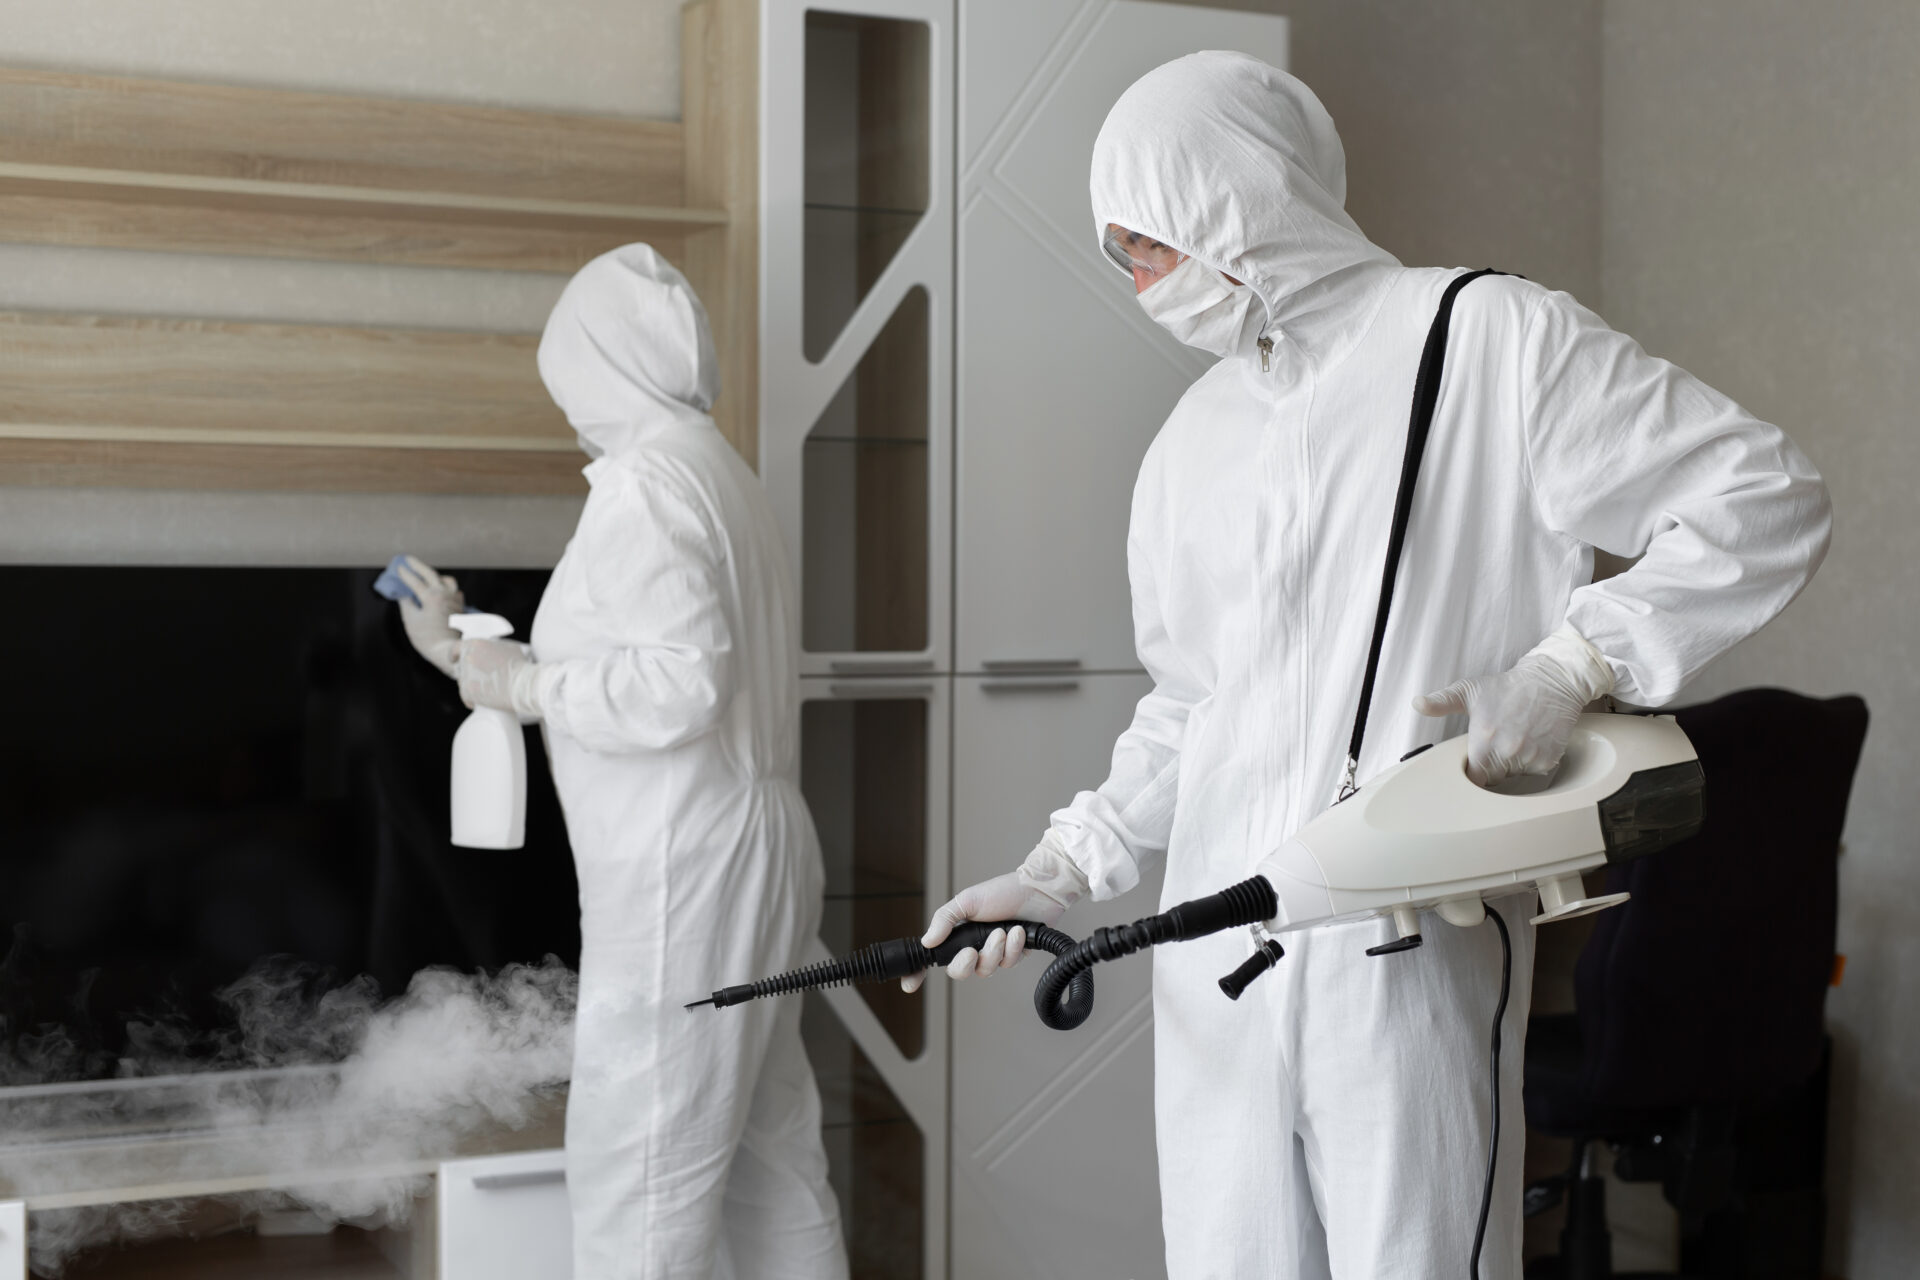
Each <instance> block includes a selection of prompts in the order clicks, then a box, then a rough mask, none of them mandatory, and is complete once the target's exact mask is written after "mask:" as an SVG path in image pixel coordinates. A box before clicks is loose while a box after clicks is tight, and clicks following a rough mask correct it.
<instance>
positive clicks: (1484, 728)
mask: <svg viewBox="0 0 1920 1280" xmlns="http://www.w3.org/2000/svg"><path fill="white" fill-rule="evenodd" d="M1612 689H1613V668H1612V667H1610V666H1608V665H1607V660H1606V659H1605V658H1604V657H1602V656H1601V654H1600V651H1599V650H1598V649H1596V648H1594V647H1593V646H1592V645H1591V644H1589V643H1587V639H1586V637H1585V636H1582V635H1581V634H1580V633H1579V632H1578V631H1575V630H1574V629H1573V627H1572V625H1571V624H1565V625H1562V626H1561V628H1560V629H1559V630H1558V631H1556V632H1554V633H1553V634H1552V635H1550V636H1548V637H1547V638H1546V639H1545V640H1542V641H1541V642H1540V643H1539V644H1538V645H1536V646H1535V647H1534V648H1533V649H1532V650H1530V651H1529V652H1528V653H1527V654H1526V656H1524V657H1523V658H1521V659H1520V661H1518V662H1516V663H1514V664H1513V669H1512V670H1511V671H1506V672H1503V673H1501V674H1500V675H1496V676H1476V677H1474V678H1472V679H1469V680H1455V681H1454V682H1453V683H1452V684H1450V685H1448V686H1447V687H1446V688H1444V689H1442V690H1440V691H1439V692H1437V693H1424V694H1421V695H1420V696H1419V697H1417V698H1415V699H1414V700H1413V709H1414V710H1415V711H1418V712H1419V713H1420V714H1421V715H1423V716H1447V715H1461V714H1464V715H1466V716H1467V717H1468V722H1467V777H1469V778H1471V779H1472V780H1473V781H1474V782H1476V783H1478V784H1479V785H1480V786H1483V787H1490V786H1492V785H1494V784H1495V783H1496V782H1499V781H1500V780H1501V779H1503V778H1509V777H1512V776H1514V775H1515V774H1525V773H1538V774H1546V773H1552V772H1553V771H1554V770H1555V769H1556V768H1558V767H1559V764H1560V757H1562V756H1564V755H1565V754H1566V753H1567V741H1568V739H1570V738H1571V737H1572V736H1573V724H1574V721H1576V720H1577V719H1579V718H1580V712H1581V710H1582V709H1583V708H1585V707H1586V705H1587V704H1588V703H1589V702H1592V701H1593V700H1594V699H1595V698H1598V697H1602V696H1604V695H1605V694H1607V693H1609V692H1611V691H1612Z"/></svg>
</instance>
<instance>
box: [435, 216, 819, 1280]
mask: <svg viewBox="0 0 1920 1280" xmlns="http://www.w3.org/2000/svg"><path fill="white" fill-rule="evenodd" d="M539 364H540V375H541V377H542V378H544V379H545V380H546V384H547V390H548V391H549V392H551V393H552V395H553V398H554V401H555V402H556V403H557V404H558V405H559V406H560V408H561V409H562V410H564V411H565V412H566V415H567V419H568V421H569V422H570V423H572V425H573V427H574V430H575V431H577V432H578V433H579V437H580V443H581V447H582V448H583V449H584V450H585V451H586V452H587V453H588V454H589V455H591V456H592V458H593V462H592V463H591V464H590V465H589V466H588V467H587V468H586V475H587V479H588V481H589V482H590V484H591V486H592V488H591V492H590V493H589V495H588V498H587V503H586V507H585V509H584V510H583V511H582V512H581V515H580V524H579V527H578V529H577V530H576V531H575V532H574V536H573V540H572V541H571V542H569V543H568V544H567V549H566V552H565V553H564V554H563V555H562V556H561V557H560V563H559V565H558V566H557V567H556V568H555V569H554V572H553V578H552V580H551V581H550V582H549V583H548V586H547V589H546V593H545V595H544V596H543V597H542V598H541V601H540V609H539V612H538V614H537V615H536V617H535V619H534V624H533V636H532V641H533V643H532V652H533V658H532V659H531V660H530V659H529V658H528V657H527V656H526V655H525V652H524V650H523V649H522V648H521V647H520V646H519V645H517V644H513V643H511V642H508V641H494V640H466V641H460V642H459V643H458V649H457V657H456V661H457V664H458V665H457V671H458V677H459V680H460V691H461V696H462V697H463V699H464V700H465V701H466V702H467V703H468V704H469V705H481V706H491V707H500V708H503V709H507V710H511V711H514V712H517V713H518V714H519V715H520V717H521V718H522V719H523V720H538V721H540V722H541V723H542V724H543V726H544V729H545V734H546V742H547V749H548V753H549V755H550V757H551V759H552V762H553V778H554V783H555V786H556V789H557V790H558V792H559V795H560V802H561V805H562V807H563V809H564V811H565V814H566V821H567V836H568V839H569V841H570V842H571V844H572V846H573V855H574V862H575V866H576V868H577V870H578V874H579V880H580V936H581V955H580V1006H579V1014H578V1018H577V1021H576V1026H575V1043H574V1057H573V1084H572V1092H571V1094H570V1096H569V1098H568V1103H567V1134H566V1146H567V1195H568V1198H569V1200H570V1201H571V1202H572V1208H573V1242H574V1267H573V1277H574V1280H615V1278H618V1280H669V1278H671V1280H694V1278H696V1277H699V1278H702V1280H704V1278H705V1277H708V1276H732V1277H737V1278H738V1280H757V1278H760V1277H767V1278H769V1280H771V1278H773V1277H780V1278H784V1280H844V1278H845V1276H846V1275H847V1259H846V1253H845V1247H844V1245H843V1243H842V1240H841V1235H840V1219H839V1213H838V1210H837V1208H836V1206H835V1202H834V1197H833V1192H832V1190H831V1188H830V1187H829V1186H828V1183H827V1158H826V1153H825V1149H824V1148H823V1146H822V1144H821V1136H820V1098H819V1093H818V1090H817V1089H816V1087H815V1084H814V1078H813V1072H812V1069H811V1068H810V1067H809V1065H808V1063H807V1058H806V1054H805V1051H804V1050H803V1048H802V1047H801V1042H800V1022H799V1019H800V1002H799V1001H797V1000H769V1001H765V1002H756V1003H753V1004H748V1005H744V1006H742V1007H740V1008H738V1009H730V1010H728V1011H727V1016H726V1017H696V1016H694V1015H692V1014H689V1013H688V1012H686V1010H685V1009H684V1008H683V1007H682V1006H683V1005H684V1004H685V1003H686V1001H687V1000H688V999H690V998H692V997H694V996H698V995H701V994H703V993H705V992H708V991H712V990H714V989H715V988H717V987H720V986H723V985H725V984H726V983H727V982H732V981H738V980H739V979H740V977H741V976H742V975H745V974H760V973H777V972H781V971H783V970H786V969H790V968H793V967H794V966H795V965H797V964H799V963H801V961H802V953H803V951H804V949H805V947H806V944H807V943H808V941H809V940H810V939H811V938H812V937H813V936H814V934H815V932H816V931H817V928H818V925H819V918H820V907H821V892H822V888H823V882H824V873H823V870H822V866H821V860H820V849H819V842H818V838H817V836H816V835H815V832H814V828H813V821H812V819H811V817H810V816H809V815H808V812H807V807H806V804H805V802H804V801H803V800H802V799H801V796H800V790H799V786H798V768H799V762H798V751H799V713H800V702H799V683H798V676H797V659H798V654H799V641H798V638H797V637H798V631H797V616H798V614H797V608H796V596H795V593H794V589H793V586H792V583H791V575H790V571H789V568H788V564H787V559H786V551H785V548H784V546H783V544H782V541H781V538H780V534H779V531H778V529H777V527H776V525H775V523H774V517H773V513H772V511H771V509H770V508H769V506H768V504H767V500H766V495H765V493H764V491H763V490H762V489H761V488H760V484H759V481H758V479H757V478H756V477H755V476H754V474H753V472H752V471H751V470H750V469H749V468H748V467H747V465H746V463H745V462H744V461H742V460H741V458H740V456H739V455H738V454H737V453H735V452H734V450H733V448H732V447H731V446H730V445H729V444H728V443H727V442H726V440H725V439H724V438H722V436H721V435H720V433H719V431H718V430H717V429H716V428H715V426H714V423H713V420H712V419H711V418H710V417H708V415H707V409H708V407H709V406H710V405H711V404H712V403H713V400H714V396H715V395H716V394H717V393H718V390H719V388H718V385H717V382H718V368H717V362H716V360H715V357H714V349H713V339H712V337H711V335H710V334H709V332H708V328H707V317H706V312H705V311H704V310H703V309H702V307H701V305H700V301H699V299H698V298H697V297H695V296H694V293H693V290H692V289H691V288H690V287H688V285H687V282H686V280H685V279H684V278H682V276H681V275H680V273H679V272H678V271H676V270H675V269H674V268H673V267H672V266H670V265H669V264H668V263H667V262H666V261H665V260H664V259H662V258H661V257H660V256H659V255H658V254H657V253H655V252H654V251H653V250H652V249H651V248H649V247H648V246H646V245H639V244H636V245H628V246H626V247H625V248H621V249H616V250H614V251H613V252H611V253H608V254H605V255H603V256H602V257H599V258H597V259H595V260H594V261H592V262H590V263H588V264H587V265H586V266H585V267H584V268H582V269H581V271H580V273H579V274H578V275H576V276H575V277H574V278H573V280H572V281H571V282H570V283H569V284H568V285H567V288H566V291H565V292H564V293H563V294H562V295H561V297H560V300H559V302H558V304H557V305H556V306H555V307H554V309H553V314H552V316H551V317H550V318H549V319H548V321H547V327H546V332H545V334H544V336H543V337H542V338H541V341H540V354H539ZM424 585H429V586H431V585H432V584H431V581H429V582H427V583H426V584H424ZM441 604H442V605H445V604H446V602H444V601H442V602H441ZM453 607H457V606H453ZM449 611H450V609H449ZM437 621H438V622H439V624H440V625H441V626H444V618H440V619H438V620H437ZM413 630H414V627H413V625H412V624H411V623H410V625H409V634H412V633H413ZM452 634H453V633H452V632H450V631H449V632H447V635H449V636H450V635H452ZM430 639H431V640H437V643H438V644H439V645H444V643H445V639H446V637H445V636H438V635H437V634H436V636H434V637H430ZM456 639H457V637H456ZM416 643H418V642H416ZM440 651H441V652H444V649H441V650H440ZM422 652H426V650H425V649H424V648H423V650H422Z"/></svg>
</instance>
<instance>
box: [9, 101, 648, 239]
mask: <svg viewBox="0 0 1920 1280" xmlns="http://www.w3.org/2000/svg"><path fill="white" fill-rule="evenodd" d="M681 137H682V129H681V126H680V125H678V124H675V123H673V122H671V121H663V120H622V119H616V118H613V117H608V116H589V115H574V114H566V113H561V112H548V111H521V110H512V109H506V108H501V107H477V106H466V105H459V104H454V103H444V102H416V101H407V100H404V99H394V98H363V97H356V96H350V95H346V94H335V93H296V92H289V91H286V90H280V89H241V88H234V87H232V86H229V85H212V84H189V83H184V82H180V81H171V80H141V79H132V78H128V77H120V76H89V75H72V74H67V73H63V72H49V71H20V70H0V160H6V161H11V162H14V163H18V164H53V165H73V166H80V167H84V168H90V169H124V170H133V171H136V172H143V173H175V174H193V175H198V176H201V177H208V178H239V179H250V180H258V181H268V182H291V183H302V184H314V185H321V186H346V187H376V188H381V189H385V190H390V191H442V192H466V193H468V194H470V195H479V196H506V197H514V196H518V197H524V198H528V199H539V200H570V201H582V202H586V203H594V204H628V205H667V206H677V205H682V204H685V203H686V200H685V199H684V196H683V185H682V182H683V179H682V171H683V167H684V165H683V161H682V158H681Z"/></svg>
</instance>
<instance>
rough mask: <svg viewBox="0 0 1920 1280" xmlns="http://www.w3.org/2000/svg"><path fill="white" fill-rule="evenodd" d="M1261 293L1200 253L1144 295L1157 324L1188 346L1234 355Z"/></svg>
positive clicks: (1141, 302) (1147, 307)
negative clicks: (1229, 280)
mask: <svg viewBox="0 0 1920 1280" xmlns="http://www.w3.org/2000/svg"><path fill="white" fill-rule="evenodd" d="M1256 302H1258V298H1256V297H1255V296H1254V292H1253V290H1252V289H1250V288H1248V287H1247V286H1246V285H1244V284H1228V283H1227V278H1226V277H1225V276H1223V275H1221V274H1220V273H1219V272H1218V271H1215V270H1214V269H1213V268H1212V267H1209V266H1207V265H1206V264H1205V263H1203V262H1201V261H1200V260H1199V259H1198V258H1188V259H1186V260H1185V261H1184V262H1182V263H1181V264H1180V265H1179V266H1177V267H1175V268H1174V269H1173V270H1171V271H1169V272H1167V274H1166V275H1165V276H1164V277H1162V278H1161V279H1160V280H1158V281H1156V282H1155V283H1154V284H1153V285H1151V286H1150V287H1149V288H1148V289H1147V290H1146V291H1145V292H1143V293H1142V294H1141V295H1140V305H1141V307H1143V308H1144V309H1145V310H1146V313H1147V316H1148V318H1149V319H1151V320H1152V321H1153V322H1154V323H1155V324H1157V325H1159V326H1160V327H1161V328H1163V329H1165V330H1166V331H1167V332H1168V333H1170V334H1172V335H1173V336H1174V337H1176V338H1178V339H1180V341H1182V342H1184V343H1186V344H1187V345H1188V346H1190V347H1198V348H1199V349H1200V350H1202V351H1210V352H1212V353H1213V354H1214V355H1216V356H1230V355H1232V354H1233V353H1234V351H1235V349H1236V348H1237V347H1238V346H1239V345H1240V335H1241V334H1242V333H1244V332H1245V331H1246V327H1247V317H1248V315H1249V314H1250V313H1251V312H1252V310H1253V307H1254V304H1255V303H1256Z"/></svg>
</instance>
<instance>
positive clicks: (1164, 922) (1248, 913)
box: [1033, 876, 1280, 1027]
mask: <svg viewBox="0 0 1920 1280" xmlns="http://www.w3.org/2000/svg"><path fill="white" fill-rule="evenodd" d="M1279 910H1280V899H1279V898H1278V897H1276V896H1275V895H1274V892H1273V886H1272V885H1270V884H1268V883H1267V879H1266V877H1265V876H1254V877H1253V878H1252V879H1250V880H1242V881H1241V882H1240V883H1239V884H1233V885H1228V886H1227V887H1226V888H1224V889H1222V890H1221V891H1220V892H1218V893H1215V894H1209V895H1208V896H1207V897H1204V898H1194V899H1193V900H1192V901H1190V902H1183V903H1181V904H1180V905H1179V906H1177V907H1168V908H1167V909H1166V910H1165V911H1162V912H1161V913H1160V914H1159V915H1157V916H1148V917H1146V918H1145V919H1143V920H1135V921H1134V922H1133V923H1132V924H1121V925H1110V926H1108V927H1106V928H1101V929H1095V930H1094V931H1093V933H1092V934H1091V935H1089V936H1088V937H1087V938H1085V939H1083V940H1082V941H1080V942H1076V943H1074V944H1073V946H1072V947H1070V948H1068V949H1067V950H1066V951H1064V952H1056V953H1055V956H1056V958H1055V959H1054V962H1053V963H1052V964H1050V965H1048V966H1047V971H1046V972H1045V973H1043V974H1041V975H1040V985H1039V986H1037V987H1035V988H1034V989H1033V1008H1034V1012H1036V1013H1038V1014H1039V1015H1040V1021H1042V1022H1044V1023H1046V1024H1047V1025H1048V1026H1050V1027H1057V1026H1059V1025H1060V1024H1059V1023H1058V1022H1056V1021H1055V1020H1054V1017H1055V1016H1056V1015H1055V1013H1054V1011H1055V1010H1058V1009H1060V1008H1061V1007H1062V1003H1061V995H1062V993H1063V992H1067V991H1069V990H1070V989H1071V988H1072V985H1073V984H1074V983H1075V982H1078V981H1079V980H1080V979H1081V978H1084V977H1087V976H1088V974H1087V970H1089V969H1091V968H1093V966H1094V965H1096V964H1098V963H1100V962H1101V961H1102V960H1118V959H1119V958H1120V957H1121V956H1130V955H1132V954H1133V953H1134V952H1136V951H1144V950H1145V949H1146V948H1148V947H1153V946H1158V945H1159V944H1160V943H1162V942H1184V941H1186V940H1187V939H1189V938H1199V937H1204V936H1205V935H1207V934H1209V933H1218V932H1220V931H1221V930H1222V929H1231V928H1233V927H1234V926H1235V925H1246V924H1253V923H1254V922H1256V921H1259V920H1270V919H1272V918H1273V916H1274V914H1275V913H1276V912H1278V911H1279ZM1075 1025H1078V1024H1075Z"/></svg>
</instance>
